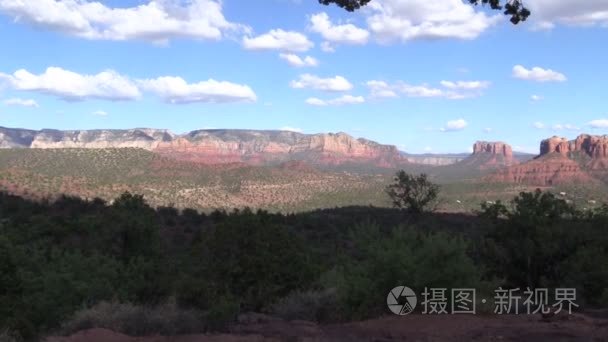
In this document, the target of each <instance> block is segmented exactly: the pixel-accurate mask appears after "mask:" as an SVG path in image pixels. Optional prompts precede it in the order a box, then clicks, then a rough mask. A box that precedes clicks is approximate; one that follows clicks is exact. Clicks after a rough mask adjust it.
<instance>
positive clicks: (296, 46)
mask: <svg viewBox="0 0 608 342" xmlns="http://www.w3.org/2000/svg"><path fill="white" fill-rule="evenodd" d="M313 46H314V43H313V42H311V41H310V40H309V39H308V37H306V36H305V35H304V34H302V33H299V32H294V31H284V30H281V29H276V30H270V31H269V32H268V33H264V34H262V35H259V36H257V37H244V38H243V47H244V48H245V49H247V50H281V51H288V52H306V51H308V50H310V49H311V48H312V47H313Z"/></svg>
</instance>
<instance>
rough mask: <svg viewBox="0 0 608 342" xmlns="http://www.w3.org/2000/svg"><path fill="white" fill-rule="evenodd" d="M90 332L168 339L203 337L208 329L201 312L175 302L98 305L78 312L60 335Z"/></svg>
mask: <svg viewBox="0 0 608 342" xmlns="http://www.w3.org/2000/svg"><path fill="white" fill-rule="evenodd" d="M91 328H105V329H110V330H112V331H116V332H120V333H123V334H127V335H131V336H149V335H154V334H161V335H167V336H171V335H180V334H195V333H202V332H205V331H206V328H207V326H206V324H205V321H204V320H203V315H202V314H201V312H198V311H195V310H184V309H180V308H179V307H178V306H177V304H176V302H175V300H169V301H167V302H166V303H164V304H162V305H159V306H155V307H148V306H139V305H133V304H129V303H118V302H100V303H99V304H97V305H95V306H93V307H91V308H88V309H83V310H80V311H77V312H76V313H75V314H74V315H73V316H72V318H71V319H70V320H68V321H67V322H66V323H64V324H63V325H62V327H61V333H62V334H64V335H70V334H73V333H75V332H77V331H80V330H86V329H91Z"/></svg>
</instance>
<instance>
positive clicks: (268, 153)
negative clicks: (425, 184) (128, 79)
mask: <svg viewBox="0 0 608 342" xmlns="http://www.w3.org/2000/svg"><path fill="white" fill-rule="evenodd" d="M0 148H41V149H48V148H142V149H146V150H150V151H154V152H157V153H159V154H161V155H165V156H168V157H172V158H174V159H180V160H189V161H194V162H199V163H205V164H218V163H235V162H242V163H248V164H265V163H275V162H284V161H289V160H303V161H307V162H311V163H313V164H315V163H316V164H332V165H339V164H342V163H351V162H366V163H372V164H374V165H376V166H380V167H393V166H396V165H398V164H400V163H404V162H406V161H405V159H404V158H402V157H401V155H400V153H399V151H398V150H397V148H396V147H395V146H391V145H382V144H379V143H376V142H374V141H370V140H366V139H355V138H353V137H352V136H350V135H348V134H346V133H335V134H334V133H326V134H302V133H297V132H290V131H256V130H199V131H192V132H188V133H185V134H181V135H176V134H173V133H171V132H169V131H167V130H158V129H148V128H141V129H130V130H82V131H79V130H74V131H59V130H41V131H31V130H19V129H8V128H0Z"/></svg>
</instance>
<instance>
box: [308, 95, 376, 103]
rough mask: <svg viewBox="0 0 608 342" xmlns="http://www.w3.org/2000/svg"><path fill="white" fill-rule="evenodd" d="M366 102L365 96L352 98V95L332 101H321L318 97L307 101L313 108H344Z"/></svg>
mask: <svg viewBox="0 0 608 342" xmlns="http://www.w3.org/2000/svg"><path fill="white" fill-rule="evenodd" d="M364 102H365V98H363V96H352V95H344V96H341V97H338V98H335V99H331V100H321V99H319V98H316V97H311V98H309V99H307V100H306V103H308V104H309V105H311V106H342V105H349V104H361V103H364Z"/></svg>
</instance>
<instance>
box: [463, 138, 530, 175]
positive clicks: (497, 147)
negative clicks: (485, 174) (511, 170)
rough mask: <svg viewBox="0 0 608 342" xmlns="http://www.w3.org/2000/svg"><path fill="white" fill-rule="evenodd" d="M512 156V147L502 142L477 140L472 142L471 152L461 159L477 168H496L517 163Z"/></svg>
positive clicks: (465, 163)
mask: <svg viewBox="0 0 608 342" xmlns="http://www.w3.org/2000/svg"><path fill="white" fill-rule="evenodd" d="M517 163H518V161H517V160H516V159H515V158H514V157H513V148H511V146H510V145H508V144H505V143H504V142H488V141H477V142H475V144H473V153H472V154H471V155H470V156H469V157H468V158H466V159H465V160H463V161H462V164H464V165H468V166H471V167H474V168H476V169H479V170H487V169H498V168H502V167H505V166H511V165H515V164H517Z"/></svg>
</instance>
